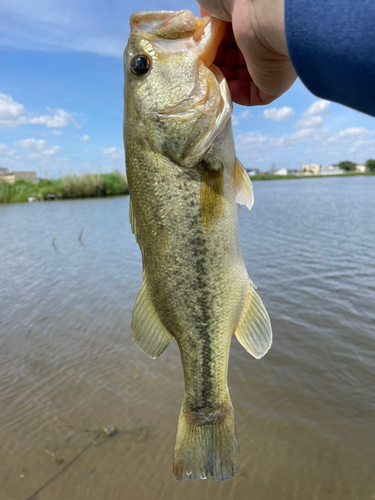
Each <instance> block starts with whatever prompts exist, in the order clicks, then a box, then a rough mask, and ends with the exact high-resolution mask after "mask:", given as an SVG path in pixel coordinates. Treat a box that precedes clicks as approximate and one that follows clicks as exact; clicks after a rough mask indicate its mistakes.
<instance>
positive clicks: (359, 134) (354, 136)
mask: <svg viewBox="0 0 375 500" xmlns="http://www.w3.org/2000/svg"><path fill="white" fill-rule="evenodd" d="M374 137H375V132H373V131H370V130H368V129H367V128H365V127H350V128H347V129H345V130H342V131H341V132H338V133H337V134H335V135H333V136H332V137H330V138H329V139H328V141H327V142H328V143H329V144H338V143H343V142H347V141H351V140H352V141H353V140H355V141H358V140H364V139H371V138H372V139H373V138H374Z"/></svg>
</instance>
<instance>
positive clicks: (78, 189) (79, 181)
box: [0, 172, 129, 203]
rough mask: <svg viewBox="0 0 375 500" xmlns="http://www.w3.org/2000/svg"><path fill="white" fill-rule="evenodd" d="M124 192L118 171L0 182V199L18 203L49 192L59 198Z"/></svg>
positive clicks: (124, 183)
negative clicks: (30, 180) (29, 180)
mask: <svg viewBox="0 0 375 500" xmlns="http://www.w3.org/2000/svg"><path fill="white" fill-rule="evenodd" d="M128 193H129V190H128V184H127V182H126V179H124V177H122V175H121V174H120V172H112V173H111V174H91V175H82V176H66V177H62V178H61V179H58V180H56V181H49V180H42V181H40V182H39V183H38V184H30V183H29V182H26V181H16V182H15V183H14V184H8V183H6V182H0V203H19V202H23V201H27V198H29V197H35V198H37V199H38V200H40V201H43V200H45V199H47V195H51V194H52V195H55V196H56V198H57V199H60V200H62V199H67V198H93V197H99V196H116V195H122V194H128Z"/></svg>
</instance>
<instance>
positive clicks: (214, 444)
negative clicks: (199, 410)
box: [173, 403, 238, 481]
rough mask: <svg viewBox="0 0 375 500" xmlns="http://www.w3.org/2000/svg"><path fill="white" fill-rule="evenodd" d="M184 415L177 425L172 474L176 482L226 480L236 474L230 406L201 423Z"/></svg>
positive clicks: (236, 445) (236, 452) (235, 436)
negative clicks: (209, 478) (208, 479)
mask: <svg viewBox="0 0 375 500" xmlns="http://www.w3.org/2000/svg"><path fill="white" fill-rule="evenodd" d="M195 420H196V419H195V418H194V417H193V418H192V417H191V415H189V414H188V413H186V412H185V411H184V407H182V410H181V413H180V418H179V421H178V429H177V437H176V445H175V449H174V459H173V473H174V476H175V478H176V479H177V480H178V481H183V480H186V479H191V480H192V481H195V480H196V479H206V477H207V476H208V474H211V476H212V478H213V479H215V480H216V481H222V480H223V479H230V478H231V477H234V476H235V475H236V472H237V457H238V443H237V433H236V427H235V423H234V411H233V407H232V405H231V404H230V403H229V405H228V406H227V407H226V410H225V412H220V415H218V413H216V416H213V417H212V418H211V419H206V420H205V422H204V423H199V424H198V423H197V422H196V421H195Z"/></svg>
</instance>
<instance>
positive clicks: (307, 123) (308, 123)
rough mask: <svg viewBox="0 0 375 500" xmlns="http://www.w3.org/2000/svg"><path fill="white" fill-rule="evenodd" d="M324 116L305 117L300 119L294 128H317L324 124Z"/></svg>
mask: <svg viewBox="0 0 375 500" xmlns="http://www.w3.org/2000/svg"><path fill="white" fill-rule="evenodd" d="M323 123H324V122H323V118H322V117H321V116H311V117H310V118H304V119H303V120H299V121H298V122H297V123H296V124H295V125H294V128H315V127H320V126H321V125H323Z"/></svg>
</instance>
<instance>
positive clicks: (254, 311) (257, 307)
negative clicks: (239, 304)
mask: <svg viewBox="0 0 375 500" xmlns="http://www.w3.org/2000/svg"><path fill="white" fill-rule="evenodd" d="M234 333H235V334H236V337H237V339H238V341H239V343H240V344H241V345H242V346H243V347H244V348H245V349H246V350H247V352H248V353H250V354H251V355H252V356H254V358H256V359H259V358H261V357H262V356H264V355H265V354H266V353H267V351H268V350H269V348H270V347H271V344H272V328H271V322H270V318H269V316H268V313H267V311H266V308H265V307H264V305H263V302H262V299H261V298H260V297H259V295H258V294H257V292H256V291H255V290H254V288H253V287H252V286H251V285H250V286H249V291H248V295H247V301H246V304H245V307H244V310H243V313H242V317H241V320H240V322H239V325H238V327H237V328H236V330H235V332H234Z"/></svg>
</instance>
